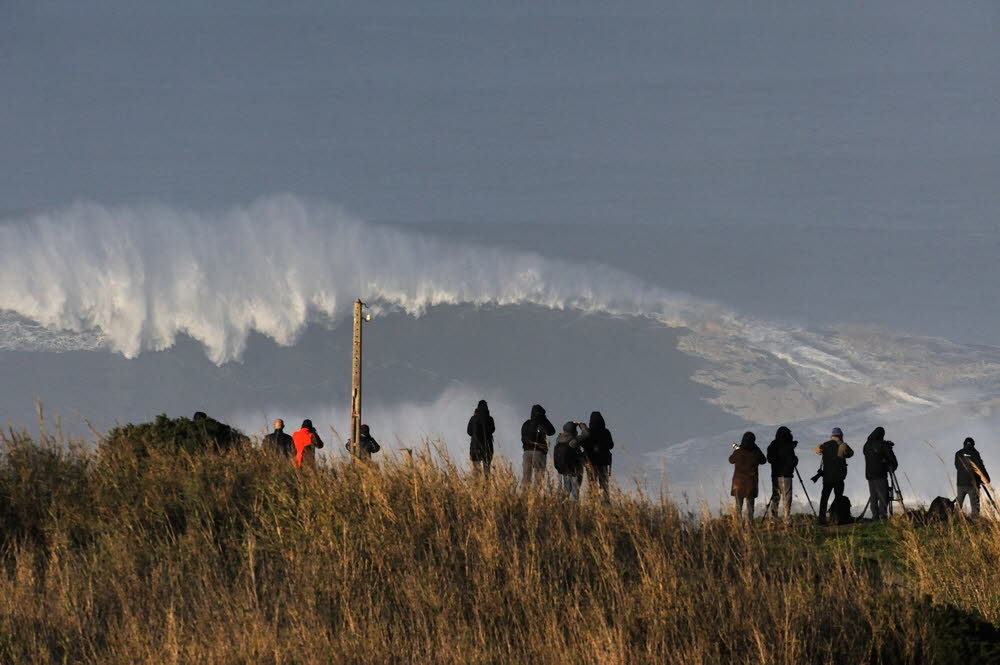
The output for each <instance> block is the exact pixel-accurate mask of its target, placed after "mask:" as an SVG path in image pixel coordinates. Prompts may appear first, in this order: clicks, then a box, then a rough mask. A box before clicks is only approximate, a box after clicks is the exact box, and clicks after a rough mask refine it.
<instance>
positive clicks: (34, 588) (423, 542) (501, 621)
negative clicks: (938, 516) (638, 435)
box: [0, 434, 1000, 664]
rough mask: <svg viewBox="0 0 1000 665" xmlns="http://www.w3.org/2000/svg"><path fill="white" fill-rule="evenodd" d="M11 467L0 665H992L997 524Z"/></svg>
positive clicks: (169, 467) (346, 468)
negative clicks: (822, 520)
mask: <svg viewBox="0 0 1000 665" xmlns="http://www.w3.org/2000/svg"><path fill="white" fill-rule="evenodd" d="M2 446H3V452H2V459H0V563H2V567H0V662H3V663H46V662H74V663H75V662H83V663H135V662H155V663H330V662H345V663H347V662H349V663H553V664H555V663H560V664H562V663H789V664H791V663H796V664H800V663H814V662H815V663H866V662H881V663H933V662H964V663H968V662H975V659H976V658H991V657H996V656H997V652H996V651H992V652H991V651H990V649H995V646H994V643H993V642H991V640H992V639H993V638H994V637H996V636H997V635H996V631H995V629H994V628H993V624H996V623H1000V596H998V594H997V588H998V587H997V582H998V581H1000V579H998V577H1000V573H998V572H997V566H996V563H997V561H998V560H1000V530H998V528H997V527H996V526H995V525H993V524H990V523H968V522H964V521H962V522H958V523H953V524H948V525H941V526H934V527H916V526H912V525H909V524H907V523H904V522H899V523H894V524H891V525H886V524H880V525H871V526H859V527H857V528H855V529H852V530H837V529H826V530H822V529H817V528H815V527H813V526H811V524H809V523H808V520H805V519H802V520H801V521H796V522H793V524H792V525H790V526H787V527H785V526H780V525H773V524H770V523H767V522H764V521H759V522H758V523H757V524H755V525H754V526H753V527H751V528H748V527H747V526H745V525H740V524H738V523H736V522H734V521H733V520H731V519H728V518H712V517H711V516H708V515H700V516H693V515H690V514H683V513H681V512H680V511H679V510H678V508H677V507H676V506H675V505H673V504H671V503H669V502H667V501H662V500H661V501H652V500H650V499H648V498H645V497H642V496H632V495H619V496H616V497H615V498H614V500H613V501H612V502H611V503H610V504H604V503H603V502H600V501H597V500H593V499H590V498H588V499H586V500H584V501H582V502H581V503H579V504H576V503H572V502H569V501H566V500H564V499H562V498H561V497H560V496H559V495H558V493H556V492H554V491H549V490H547V489H542V490H539V491H535V490H531V491H522V490H519V489H518V487H517V482H516V479H515V477H514V475H513V473H512V471H511V470H510V468H509V467H507V468H503V467H501V468H500V469H498V470H495V472H494V475H493V477H492V478H491V480H490V481H489V482H484V481H483V480H482V479H481V478H478V477H475V476H471V475H468V474H466V473H463V472H461V471H460V470H459V469H457V468H456V467H455V466H454V465H452V464H451V463H449V462H448V461H447V460H441V459H437V460H434V461H432V460H431V458H430V456H429V455H417V456H416V457H415V458H414V459H412V460H399V461H393V462H383V463H381V464H379V465H369V464H361V463H350V462H342V463H340V462H338V463H334V464H332V465H331V466H328V467H323V468H319V469H315V470H311V471H305V472H295V471H293V470H292V469H290V468H288V465H287V463H285V462H283V461H281V460H276V459H273V458H271V457H269V456H267V455H265V454H263V453H262V452H260V451H259V450H242V451H239V450H238V451H228V452H221V453H203V454H192V453H186V452H167V450H166V449H157V448H155V447H154V448H152V449H150V451H149V454H148V456H146V457H141V458H140V457H137V456H135V455H132V454H129V453H128V452H127V451H126V449H125V448H122V447H118V448H113V447H108V446H105V447H103V448H101V449H98V450H89V449H84V448H81V447H73V446H68V445H66V444H61V443H60V444H57V443H52V442H48V441H47V442H44V443H39V442H36V441H32V440H30V439H29V438H28V437H27V436H23V435H18V434H8V435H7V436H4V437H3V442H2ZM991 631H993V632H991Z"/></svg>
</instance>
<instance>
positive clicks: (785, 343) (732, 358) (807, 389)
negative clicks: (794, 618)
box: [0, 195, 1000, 422]
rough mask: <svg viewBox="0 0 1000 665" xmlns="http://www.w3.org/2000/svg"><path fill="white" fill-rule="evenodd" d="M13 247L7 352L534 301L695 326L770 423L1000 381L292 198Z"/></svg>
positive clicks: (142, 343)
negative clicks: (361, 310) (361, 302)
mask: <svg viewBox="0 0 1000 665" xmlns="http://www.w3.org/2000/svg"><path fill="white" fill-rule="evenodd" d="M0 245H2V247H3V248H4V249H5V252H4V254H5V257H4V261H3V262H2V263H0V284H2V285H3V289H2V291H0V349H28V350H57V351H62V350H71V349H108V350H112V351H116V352H120V353H122V354H124V355H125V356H127V357H135V356H136V355H138V354H140V353H142V352H143V351H147V350H161V349H165V348H168V347H170V346H171V345H173V344H174V343H175V341H176V339H177V337H178V335H181V334H184V335H187V336H190V337H192V338H194V339H196V340H198V341H200V342H201V343H202V344H203V345H204V347H205V350H206V353H207V355H208V357H209V358H210V359H211V360H212V361H213V362H215V363H219V364H221V363H225V362H228V361H231V360H236V359H239V358H240V356H241V354H242V353H243V351H244V349H245V347H246V344H247V340H248V337H249V336H250V335H251V334H252V333H255V332H256V333H261V334H263V335H266V336H268V337H270V338H272V339H273V340H275V341H276V342H277V343H278V344H282V345H290V344H294V343H295V341H296V339H297V337H298V335H299V334H300V333H301V332H302V331H303V329H304V328H305V327H306V326H307V325H308V324H309V323H311V322H316V321H321V322H322V321H325V322H336V321H337V320H338V319H341V318H342V317H344V316H346V315H347V314H348V312H349V311H350V305H351V303H352V302H353V300H354V299H355V298H357V297H361V298H363V299H365V300H366V301H367V302H368V303H369V304H371V305H372V306H373V307H374V308H375V309H376V310H377V309H380V308H381V309H384V308H394V309H400V310H403V311H405V312H407V313H410V314H412V315H415V316H416V315H420V314H422V313H424V312H425V311H426V310H427V309H428V308H429V307H432V306H435V305H444V304H452V305H455V304H472V305H489V304H493V305H522V304H532V305H537V306H542V307H547V308H557V309H575V310H579V311H582V312H603V313H607V314H611V315H621V316H637V317H646V318H649V319H652V320H655V321H659V322H661V323H663V324H664V325H667V326H671V327H679V328H686V329H687V331H688V332H687V333H686V335H685V336H684V337H683V339H682V341H681V345H680V348H681V350H683V351H685V352H687V353H689V354H692V355H695V356H698V357H700V358H702V359H704V360H706V361H707V362H706V364H705V365H704V367H703V369H702V370H700V371H699V372H698V373H697V374H696V375H695V377H694V378H695V379H696V380H698V381H701V382H703V383H705V384H707V385H710V386H712V387H713V388H715V389H716V390H717V392H718V397H717V401H718V402H719V404H721V405H722V406H724V407H725V408H726V409H728V410H730V411H732V412H734V413H738V414H740V415H743V416H746V417H747V418H748V419H750V420H754V421H757V422H780V421H787V420H792V419H795V420H799V419H801V418H803V417H818V416H822V415H824V414H831V413H840V412H843V411H844V410H845V409H849V408H854V407H857V406H858V405H861V404H879V403H882V404H897V405H906V406H909V407H915V408H931V407H935V406H938V405H940V404H943V403H945V402H946V401H947V396H946V395H947V391H948V390H950V389H953V388H954V389H958V388H961V386H962V382H963V381H964V382H966V385H967V384H968V382H970V381H973V382H975V383H976V385H979V386H982V385H989V386H995V385H997V383H998V380H997V377H998V376H1000V369H998V368H1000V359H998V358H997V355H996V353H995V350H989V351H984V350H982V349H979V350H973V349H970V347H959V346H957V345H952V344H949V343H947V342H944V341H941V340H925V339H917V338H904V337H900V336H892V335H889V334H887V333H885V332H884V331H853V332H852V331H844V330H838V331H827V332H824V333H818V332H815V331H806V330H803V329H800V328H796V327H794V326H787V325H776V324H771V323H768V322H764V321H760V320H758V319H755V318H753V317H749V316H744V315H740V314H737V313H736V312H734V311H733V310H731V309H728V308H726V307H723V306H721V305H718V304H714V303H710V302H706V301H703V300H699V299H697V298H694V297H691V296H687V295H684V294H681V293H677V292H674V291H670V290H668V289H665V288H662V287H659V286H655V285H651V284H649V283H647V282H644V281H643V280H640V279H638V278H636V277H634V276H631V275H629V274H627V273H624V272H622V271H619V270H616V269H612V268H609V267H606V266H601V265H593V264H580V263H574V262H570V261H564V260H555V259H551V258H546V257H544V256H542V255H540V254H537V253H534V252H528V251H523V252H518V251H511V250H507V249H499V248H491V247H485V246H477V245H472V244H459V243H455V242H447V241H444V240H440V239H435V238H431V237H428V236H424V235H420V234H417V233H411V232H406V231H402V230H399V229H396V228H391V227H385V226H379V225H374V224H368V223H365V222H362V221H360V220H357V219H355V218H352V217H351V216H349V215H348V214H346V213H345V212H343V211H342V210H340V209H339V208H337V207H335V206H331V205H327V204H323V203H316V202H309V201H304V200H302V199H299V198H297V197H294V196H290V195H284V196H276V197H271V198H266V199H262V200H259V201H257V202H254V203H252V204H250V205H247V206H244V207H237V208H233V209H230V210H226V211H221V212H216V213H210V214H205V213H195V212H191V211H184V210H176V209H172V208H168V207H165V206H156V205H148V206H117V207H107V206H101V205H97V204H91V203H80V204H75V205H72V206H70V207H67V208H65V209H61V210H56V211H53V212H48V213H44V214H38V215H35V216H32V217H29V218H25V219H18V220H10V221H7V222H4V223H0ZM792 416H794V418H793V417H792Z"/></svg>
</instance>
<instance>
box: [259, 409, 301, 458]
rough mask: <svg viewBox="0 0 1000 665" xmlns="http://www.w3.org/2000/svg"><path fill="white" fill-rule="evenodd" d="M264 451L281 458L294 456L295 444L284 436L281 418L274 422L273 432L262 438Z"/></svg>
mask: <svg viewBox="0 0 1000 665" xmlns="http://www.w3.org/2000/svg"><path fill="white" fill-rule="evenodd" d="M264 450H267V451H269V452H271V453H274V454H275V455H279V456H281V457H287V458H291V457H294V456H295V442H294V441H292V437H290V436H289V435H287V434H285V421H284V420H282V419H281V418H278V419H277V420H275V421H274V431H273V432H271V433H270V434H268V435H267V436H265V437H264Z"/></svg>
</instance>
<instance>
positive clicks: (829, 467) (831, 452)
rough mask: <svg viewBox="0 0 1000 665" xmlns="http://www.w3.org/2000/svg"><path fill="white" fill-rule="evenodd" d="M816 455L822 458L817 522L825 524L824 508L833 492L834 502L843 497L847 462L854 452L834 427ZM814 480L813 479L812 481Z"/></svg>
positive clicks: (819, 446)
mask: <svg viewBox="0 0 1000 665" xmlns="http://www.w3.org/2000/svg"><path fill="white" fill-rule="evenodd" d="M816 454H817V455H819V456H821V457H822V458H823V468H822V469H821V474H822V476H823V491H822V492H821V493H820V495H819V522H820V524H825V523H826V506H827V502H828V501H829V500H830V493H831V492H833V497H834V501H836V500H837V499H839V498H840V497H842V496H844V481H845V480H847V460H848V458H850V457H854V450H853V449H852V448H851V447H850V446H849V445H847V443H846V442H845V441H844V432H843V430H841V429H840V428H839V427H834V428H833V431H832V432H831V433H830V439H829V440H828V441H825V442H824V443H821V444H820V445H818V446H816ZM814 480H815V479H814Z"/></svg>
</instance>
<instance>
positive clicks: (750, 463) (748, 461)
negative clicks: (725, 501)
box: [729, 432, 767, 523]
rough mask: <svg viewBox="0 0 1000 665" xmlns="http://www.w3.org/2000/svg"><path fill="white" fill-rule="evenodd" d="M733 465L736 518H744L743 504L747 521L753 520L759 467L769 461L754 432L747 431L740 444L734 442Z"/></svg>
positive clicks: (731, 459)
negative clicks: (745, 508) (745, 507)
mask: <svg viewBox="0 0 1000 665" xmlns="http://www.w3.org/2000/svg"><path fill="white" fill-rule="evenodd" d="M729 463H730V464H732V465H733V485H732V492H731V493H732V495H733V497H735V498H736V518H737V519H742V518H743V504H744V502H745V503H746V506H747V522H748V523H749V522H751V521H753V504H754V502H755V501H756V500H757V479H758V478H757V476H758V474H757V469H758V467H759V466H760V465H761V464H766V463H767V458H766V457H765V456H764V453H763V452H762V451H761V449H760V446H758V445H757V437H756V436H754V433H753V432H745V433H744V434H743V438H742V439H741V440H740V443H739V445H737V444H735V443H734V444H733V454H732V455H730V456H729Z"/></svg>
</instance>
